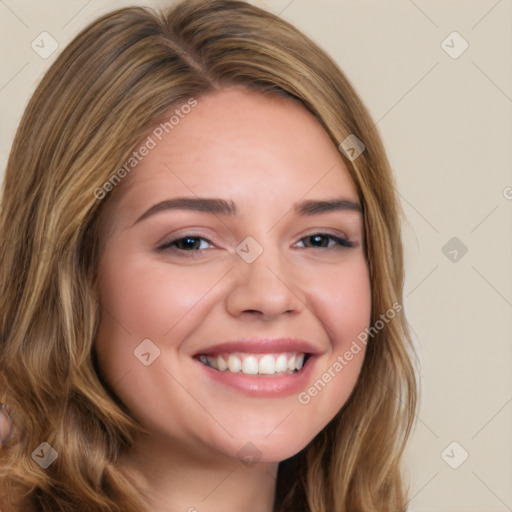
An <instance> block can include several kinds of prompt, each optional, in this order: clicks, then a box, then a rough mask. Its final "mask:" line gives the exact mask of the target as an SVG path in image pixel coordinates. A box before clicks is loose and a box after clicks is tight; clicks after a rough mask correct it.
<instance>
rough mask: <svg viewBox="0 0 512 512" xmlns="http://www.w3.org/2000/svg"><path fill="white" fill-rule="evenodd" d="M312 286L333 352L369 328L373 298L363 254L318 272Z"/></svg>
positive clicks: (319, 314) (318, 313)
mask: <svg viewBox="0 0 512 512" xmlns="http://www.w3.org/2000/svg"><path fill="white" fill-rule="evenodd" d="M315 277H316V285H315V286H314V288H313V287H311V290H312V291H311V293H312V294H313V297H314V299H313V302H314V304H315V305H316V311H315V313H316V314H317V316H318V318H319V319H320V320H321V321H322V323H323V325H324V327H325V329H326V330H327V332H328V333H329V336H330V338H331V346H332V351H333V353H334V352H339V351H341V350H344V349H345V346H346V345H347V342H348V344H349V345H350V341H351V340H352V339H353V338H355V337H357V335H358V334H359V333H360V332H361V331H363V330H364V329H365V328H366V327H368V325H369V322H370V318H371V308H372V297H371V286H370V277H369V271H368V266H367V264H366V261H365V259H364V258H363V257H362V256H361V257H358V258H355V259H354V260H352V261H350V262H349V263H347V265H346V266H345V265H340V266H339V268H337V269H334V270H333V268H332V267H331V268H330V269H328V270H326V271H324V272H317V274H316V276H315Z"/></svg>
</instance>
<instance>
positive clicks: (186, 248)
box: [158, 235, 211, 252]
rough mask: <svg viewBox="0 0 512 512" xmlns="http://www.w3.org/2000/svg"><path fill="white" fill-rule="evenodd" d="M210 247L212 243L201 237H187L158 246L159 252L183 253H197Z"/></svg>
mask: <svg viewBox="0 0 512 512" xmlns="http://www.w3.org/2000/svg"><path fill="white" fill-rule="evenodd" d="M208 245H211V242H210V241H209V240H207V239H206V238H203V237H201V236H194V235H186V236H183V237H180V238H175V239H174V240H169V241H167V242H164V243H163V244H162V245H160V246H158V250H159V251H165V250H169V249H171V250H178V251H183V252H197V251H202V250H204V249H207V248H208V247H207V246H208Z"/></svg>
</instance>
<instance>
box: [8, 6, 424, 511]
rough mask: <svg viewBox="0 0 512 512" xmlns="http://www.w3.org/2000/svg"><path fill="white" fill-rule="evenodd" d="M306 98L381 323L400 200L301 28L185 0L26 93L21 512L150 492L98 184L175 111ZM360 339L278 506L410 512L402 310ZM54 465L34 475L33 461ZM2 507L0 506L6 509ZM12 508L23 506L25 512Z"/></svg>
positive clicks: (253, 11) (391, 294)
mask: <svg viewBox="0 0 512 512" xmlns="http://www.w3.org/2000/svg"><path fill="white" fill-rule="evenodd" d="M234 85H235V86H240V87H247V88H250V89H254V90H258V91H263V92H268V93H272V94H273V93H276V94H286V95H288V96H290V97H293V98H296V99H297V100H299V101H300V102H301V103H302V104H303V105H304V107H305V108H307V109H308V110H310V111H311V112H312V113H313V114H314V115H315V116H316V117H317V118H318V120H319V122H320V123H321V124H322V126H323V127H324V129H325V130H326V132H327V133H328V134H329V136H330V137H331V139H332V141H333V143H334V144H335V145H336V146H338V145H339V144H340V143H341V142H342V141H344V140H345V139H346V138H347V137H348V136H349V135H351V134H352V135H355V136H357V138H358V139H360V140H361V141H363V143H364V146H365V149H364V151H363V152H362V153H361V154H360V155H359V156H358V157H357V158H356V159H350V158H348V157H347V155H346V154H345V153H342V157H343V158H344V161H345V163H346V166H347V168H348V170H349V172H350V175H351V177H352V179H353V181H354V183H355V185H356V187H357V190H358V193H359V197H360V201H361V203H362V205H363V210H364V226H365V238H366V251H367V260H368V265H369V269H370V277H371V290H372V325H373V324H374V323H376V322H378V321H379V319H381V318H382V315H383V314H385V313H386V311H388V310H389V309H390V308H391V307H392V305H397V304H398V305H401V303H402V293H403V278H404V276H403V256H402V243H401V236H400V215H401V211H400V207H399V203H398V200H397V196H396V193H395V190H394V187H393V185H394V182H393V177H392V173H391V169H390V166H389V163H388V160H387V157H386V153H385V150H384V148H383V145H382V142H381V139H380V137H379V134H378V131H377V130H376V128H375V126H374V124H373V122H372V120H371V117H370V115H369V113H368V111H367V109H366V108H365V106H364V105H363V103H362V102H361V100H360V99H359V97H358V95H357V94H356V92H355V90H354V88H353V87H352V86H351V84H350V83H349V81H348V80H347V78H346V77H345V76H344V74H343V73H342V72H341V70H340V69H339V68H338V67H337V65H336V64H335V63H334V62H333V61H332V60H331V59H330V58H329V57H328V56H327V55H326V54H325V53H324V52H323V51H322V50H321V49H320V48H319V47H318V46H317V45H315V44H314V43H313V42H312V41H311V40H309V39H308V38H307V37H305V36H304V35H303V34H302V33H301V32H299V31H298V30H297V29H296V28H294V27H293V26H291V25H290V24H288V23H287V22H285V21H283V20H282V19H280V18H278V17H275V16H273V15H272V14H270V13H268V12H266V11H264V10H261V9H259V8H257V7H254V6H252V5H250V4H248V3H245V2H241V1H231V0H212V1H199V0H188V1H185V2H182V3H180V4H178V5H176V6H174V7H172V8H169V9H167V10H164V11H162V12H156V11H153V10H151V9H149V8H141V7H132V8H123V9H119V10H116V11H114V12H112V13H110V14H107V15H105V16H103V17H101V18H100V19H98V20H96V21H94V22H93V23H92V24H91V25H89V26H88V27H87V28H86V29H84V30H83V31H82V32H81V33H80V34H79V35H78V36H77V37H76V38H75V39H74V40H73V41H72V42H71V43H70V44H69V45H68V46H67V47H66V48H65V49H64V50H63V52H62V54H61V55H60V56H59V57H58V58H57V59H56V61H55V62H54V63H53V65H52V66H51V67H50V69H49V70H48V72H47V73H46V75H45V76H44V78H43V79H42V81H41V83H40V84H39V86H38V87H37V90H36V91H35V93H34V94H33V96H32V98H31V100H30V102H29V104H28V106H27V108H26V110H25V113H24V116H23V118H22V120H21V123H20V126H19V128H18V131H17V133H16V137H15V140H14V143H13V146H12V150H11V153H10V156H9V160H8V164H7V170H6V174H5V179H4V184H3V198H2V204H1V207H2V210H1V214H0V243H1V253H0V344H1V347H0V379H1V380H0V401H1V402H3V403H4V404H5V406H6V409H7V410H8V412H9V414H10V416H11V417H12V420H13V422H14V425H15V427H16V431H15V438H14V440H13V442H11V443H10V444H9V446H5V447H4V449H3V450H0V471H1V473H0V477H1V480H2V482H3V485H2V486H3V488H4V491H5V493H6V494H7V496H8V501H9V503H10V504H11V505H14V506H17V507H20V508H19V510H23V511H24V512H25V511H27V512H28V511H36V510H37V511H44V512H56V511H66V512H71V511H73V512H76V511H89V510H91V511H93V510H94V511H104V512H115V511H123V512H136V511H137V512H139V511H140V510H143V509H144V499H145V498H144V496H145V495H144V489H142V488H140V487H139V486H138V485H137V484H136V479H135V472H130V471H128V469H127V466H124V465H123V466H121V464H120V461H121V460H123V457H125V455H126V454H127V453H128V451H129V449H130V447H131V446H132V444H133V443H134V442H135V440H136V438H137V435H139V434H140V433H141V432H143V431H144V429H143V427H142V426H141V425H140V424H139V423H138V422H136V421H135V420H134V419H133V418H131V417H130V415H129V413H128V411H127V410H126V409H125V407H124V406H123V404H122V403H120V401H119V400H118V399H117V398H116V396H115V395H114V394H113V393H112V392H111V390H109V389H108V387H107V386H106V385H104V383H103V382H102V381H101V378H100V376H99V372H98V371H97V366H96V363H95V357H94V349H93V342H94V337H95V330H96V328H97V324H98V315H99V301H98V294H97V287H96V263H97V258H98V254H99V250H100V248H99V247H98V240H99V236H98V219H99V216H100V213H101V212H102V207H103V205H104V204H105V202H106V201H108V192H107V193H105V194H103V193H102V196H103V195H105V197H104V198H103V197H101V198H98V194H97V193H96V192H95V191H97V190H100V189H101V190H105V187H104V185H105V183H107V182H108V181H109V180H111V179H112V177H113V175H114V173H115V172H116V171H117V170H118V169H120V168H122V167H123V165H124V164H125V162H126V160H127V159H128V158H129V157H130V154H131V153H132V151H133V150H134V148H135V147H137V144H140V140H142V139H141V137H142V136H143V135H144V134H147V133H148V130H151V129H152V128H153V127H154V126H156V125H157V123H159V122H161V121H162V119H165V118H166V117H168V116H169V112H172V111H173V109H176V108H178V107H179V106H180V105H184V104H186V103H187V102H188V101H190V99H191V98H196V99H197V98H200V97H201V95H204V94H207V93H208V92H209V91H212V90H215V89H220V88H222V87H224V86H234ZM396 309H397V311H396V316H395V317H394V318H393V320H392V321H389V322H387V323H386V325H385V327H384V328H382V329H380V330H377V331H378V332H376V333H375V335H373V336H372V338H371V340H369V341H368V344H367V351H366V356H365V360H364V363H363V367H362V370H361V374H360V376H359V380H358V383H357V385H356V387H355V389H354V391H353V393H352V395H351V397H350V399H349V400H348V402H347V403H346V404H345V405H344V406H343V408H342V409H341V410H340V411H339V413H338V414H337V415H336V417H335V418H334V419H333V420H332V421H331V422H330V423H329V424H328V425H327V426H326V428H325V429H324V430H323V431H322V432H320V433H319V434H318V435H317V436H316V438H315V439H314V440H313V441H312V442H311V443H310V444H309V445H308V446H307V447H305V448H304V450H302V451H301V452H300V453H299V454H297V455H296V456H294V457H292V459H289V460H288V461H284V462H282V463H281V464H280V467H279V473H278V482H277V490H276V504H275V509H276V511H277V510H279V511H280V512H291V511H293V512H297V511H305V512H363V511H364V512H368V511H373V512H391V511H393V512H397V511H401V510H404V509H405V506H406V499H407V498H406V489H405V485H404V482H403V478H402V475H401V469H400V461H401V455H402V452H403V449H404V445H405V442H406V440H407V438H408V436H409V433H410V430H411V428H412V425H413V420H414V413H415V409H416V402H417V383H416V373H415V368H414V360H415V359H414V350H413V347H412V343H411V337H410V333H409V327H408V324H407V321H406V318H405V315H404V311H403V310H402V308H401V306H400V308H396ZM42 442H47V443H48V444H49V445H51V447H52V448H53V449H54V450H55V451H56V453H57V454H58V458H57V460H56V461H55V463H53V464H52V465H51V466H49V467H48V468H47V469H44V470H42V469H41V468H40V467H39V466H38V465H37V464H36V463H35V462H34V460H35V459H33V457H32V453H33V451H34V450H35V449H36V448H38V447H39V446H40V444H41V443H42ZM4 506H5V505H4ZM16 510H18V509H16Z"/></svg>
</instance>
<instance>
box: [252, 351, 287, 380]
mask: <svg viewBox="0 0 512 512" xmlns="http://www.w3.org/2000/svg"><path fill="white" fill-rule="evenodd" d="M281 355H283V354H281ZM258 368H259V373H262V374H264V375H274V373H276V360H275V359H274V356H271V355H270V354H268V355H266V356H263V357H262V358H261V359H260V362H259V365H258Z"/></svg>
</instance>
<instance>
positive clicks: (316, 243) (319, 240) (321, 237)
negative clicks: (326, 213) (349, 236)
mask: <svg viewBox="0 0 512 512" xmlns="http://www.w3.org/2000/svg"><path fill="white" fill-rule="evenodd" d="M302 240H307V242H306V243H305V246H306V247H307V248H312V249H330V248H331V247H335V246H336V245H337V246H341V247H353V246H354V244H353V243H352V242H349V241H348V240H346V239H345V238H340V237H337V236H334V235H328V234H326V233H315V234H313V235H309V236H306V237H304V238H302V239H301V241H302ZM331 241H334V243H330V242H331ZM308 244H311V245H308Z"/></svg>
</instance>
